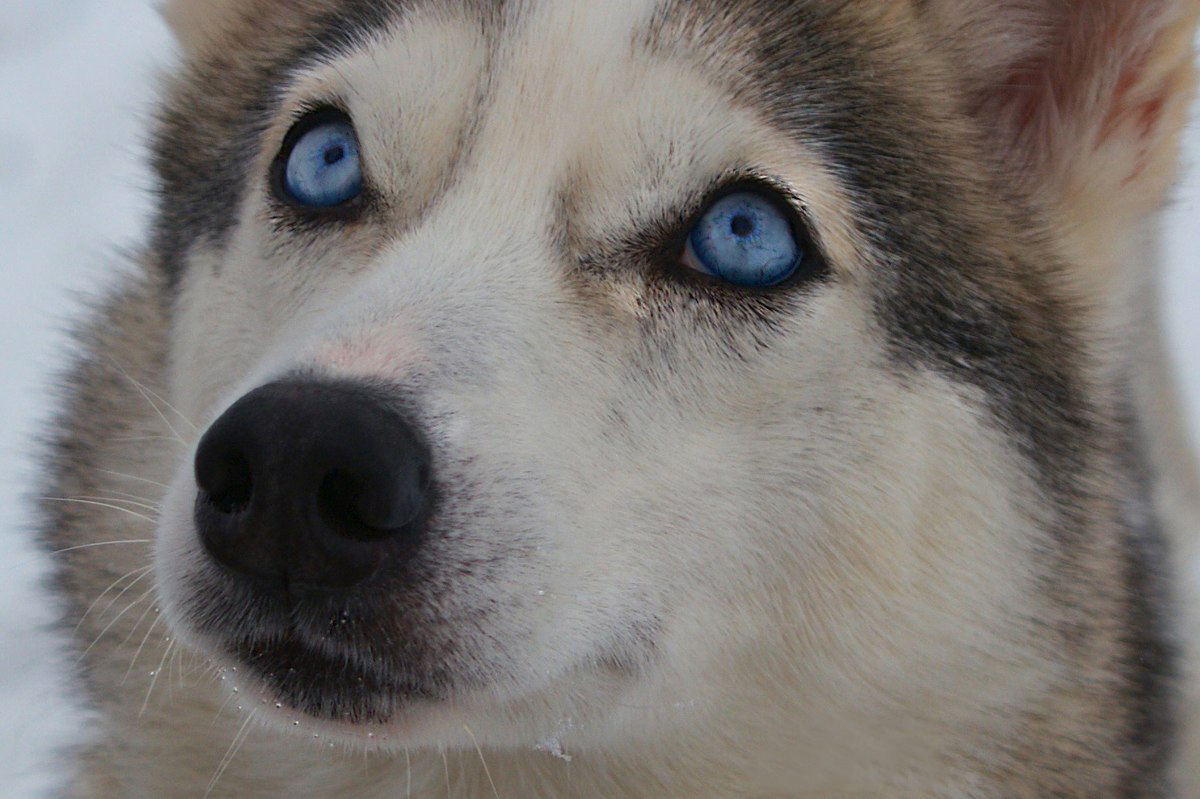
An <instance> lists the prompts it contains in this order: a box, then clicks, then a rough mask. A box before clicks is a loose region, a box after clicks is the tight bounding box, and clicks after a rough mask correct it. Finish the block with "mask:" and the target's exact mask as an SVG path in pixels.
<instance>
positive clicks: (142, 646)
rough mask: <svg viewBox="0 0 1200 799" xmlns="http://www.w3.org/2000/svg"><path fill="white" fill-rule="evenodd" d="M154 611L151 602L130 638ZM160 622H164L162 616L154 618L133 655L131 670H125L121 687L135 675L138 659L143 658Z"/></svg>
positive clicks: (130, 662)
mask: <svg viewBox="0 0 1200 799" xmlns="http://www.w3.org/2000/svg"><path fill="white" fill-rule="evenodd" d="M153 609H154V603H153V602H151V603H150V604H149V605H147V606H146V609H145V610H144V611H142V617H141V618H140V619H138V621H137V624H135V625H133V630H132V631H130V633H129V638H132V637H133V633H134V632H135V631H136V630H137V628H138V626H139V625H140V624H141V623H142V621H143V620H144V619H145V618H146V614H147V613H149V612H150V611H151V610H153ZM160 621H162V616H156V617H155V618H154V621H152V622H151V623H150V627H149V628H148V629H147V630H146V634H145V635H143V636H142V642H141V643H140V644H138V648H137V651H136V652H134V653H133V660H130V661H129V668H127V669H126V670H125V676H124V677H122V678H121V685H124V684H125V682H126V681H127V680H128V679H129V675H130V674H133V670H134V668H135V667H136V666H137V662H138V658H140V657H141V656H142V650H143V649H145V648H146V642H147V641H149V640H150V636H151V635H153V634H154V628H155V627H157V626H158V623H159V622H160ZM129 638H126V639H125V641H122V643H126V642H128V641H129Z"/></svg>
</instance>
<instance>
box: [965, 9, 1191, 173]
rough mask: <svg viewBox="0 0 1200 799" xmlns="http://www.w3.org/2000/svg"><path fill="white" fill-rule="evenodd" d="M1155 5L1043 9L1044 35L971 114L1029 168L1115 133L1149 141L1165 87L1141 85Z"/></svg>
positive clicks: (1152, 40)
mask: <svg viewBox="0 0 1200 799" xmlns="http://www.w3.org/2000/svg"><path fill="white" fill-rule="evenodd" d="M1162 5H1163V4H1162V3H1159V2H1145V1H1143V0H1122V1H1121V2H1105V1H1104V0H1100V1H1099V2H1096V1H1095V0H1092V1H1090V2H1071V3H1067V4H1064V6H1065V7H1060V8H1059V9H1057V10H1055V11H1051V12H1047V19H1046V20H1045V22H1046V25H1045V27H1044V28H1043V32H1044V33H1045V34H1046V35H1045V37H1044V38H1043V39H1042V41H1041V42H1039V43H1037V44H1036V45H1035V46H1034V47H1033V48H1032V51H1027V54H1026V56H1025V57H1024V58H1022V59H1021V60H1020V61H1017V62H1015V63H1013V64H1012V65H1011V66H1010V67H1009V68H1008V69H1007V70H1006V72H1005V75H1004V76H1003V77H1002V78H1001V79H1000V80H999V81H998V82H995V83H990V85H989V86H988V87H986V88H985V89H984V91H983V92H981V93H980V94H979V96H978V99H977V102H976V105H975V113H976V115H978V116H979V117H980V118H983V119H988V120H990V121H991V122H992V124H997V125H999V127H1000V128H1001V130H1003V131H1005V134H1006V135H1007V136H1008V137H1009V139H1010V141H1011V143H1012V144H1013V145H1014V147H1015V149H1016V150H1017V152H1018V154H1019V155H1020V157H1021V159H1022V160H1023V161H1024V162H1025V163H1027V164H1028V165H1030V166H1034V167H1037V166H1042V165H1045V164H1047V163H1048V162H1050V161H1053V160H1054V159H1055V158H1056V155H1058V154H1059V153H1058V151H1062V150H1064V149H1078V148H1080V147H1089V146H1090V147H1092V148H1096V147H1099V146H1101V145H1102V144H1105V143H1106V142H1108V141H1110V140H1111V139H1112V137H1113V136H1115V135H1133V136H1136V137H1138V138H1139V139H1141V140H1142V141H1143V142H1144V141H1146V140H1149V139H1150V138H1151V137H1152V136H1153V134H1154V133H1155V131H1156V129H1157V126H1158V123H1159V121H1160V120H1161V118H1162V115H1163V111H1164V107H1165V105H1166V101H1167V97H1166V94H1165V92H1166V91H1167V86H1166V85H1165V84H1160V85H1157V86H1146V85H1144V78H1145V76H1146V73H1147V64H1148V61H1149V59H1150V58H1151V56H1152V54H1153V52H1154V47H1155V45H1156V44H1157V43H1158V42H1157V40H1158V39H1159V38H1160V36H1161V30H1160V29H1159V27H1158V26H1157V25H1156V24H1155V21H1156V19H1157V17H1158V16H1161V11H1162V8H1161V6H1162ZM1148 9H1150V10H1148ZM1152 11H1157V12H1158V14H1155V13H1151V12H1152ZM1131 119H1132V120H1133V121H1134V122H1135V123H1136V124H1134V125H1130V124H1128V123H1129V122H1130V120H1131ZM1139 169H1140V167H1139Z"/></svg>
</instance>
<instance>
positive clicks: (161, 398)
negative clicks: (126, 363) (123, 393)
mask: <svg viewBox="0 0 1200 799" xmlns="http://www.w3.org/2000/svg"><path fill="white" fill-rule="evenodd" d="M125 376H126V377H128V378H129V379H130V380H131V381H132V382H133V384H134V385H135V386H137V387H138V389H139V390H140V391H144V392H146V393H147V394H149V395H150V396H151V397H153V398H154V399H156V400H158V401H159V402H161V403H162V404H163V405H164V406H166V409H167V410H169V411H170V412H171V413H173V414H175V415H176V416H178V417H179V418H180V419H181V420H182V421H183V423H184V424H186V425H187V426H188V427H190V428H192V430H193V431H194V432H197V433H199V432H200V428H199V427H198V426H197V425H196V423H195V422H193V421H192V420H191V419H189V418H188V417H187V415H186V414H185V413H184V412H183V411H181V410H179V409H178V408H176V407H175V406H174V405H172V404H171V403H170V402H169V401H168V400H167V398H166V397H164V396H163V395H162V394H159V393H158V392H157V391H155V390H154V389H152V388H150V387H149V386H147V385H146V384H144V383H140V382H138V381H137V380H134V379H133V377H131V376H130V375H129V373H128V372H126V373H125Z"/></svg>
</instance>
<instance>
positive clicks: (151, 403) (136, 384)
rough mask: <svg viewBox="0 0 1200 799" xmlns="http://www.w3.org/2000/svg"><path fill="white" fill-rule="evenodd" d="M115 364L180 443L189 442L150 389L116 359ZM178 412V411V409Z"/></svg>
mask: <svg viewBox="0 0 1200 799" xmlns="http://www.w3.org/2000/svg"><path fill="white" fill-rule="evenodd" d="M113 365H114V366H116V367H117V370H118V371H119V372H120V373H121V374H122V375H124V377H125V379H126V380H128V381H129V382H130V383H132V384H133V387H134V388H136V389H137V390H138V393H139V394H141V395H142V399H144V400H146V403H147V404H148V405H149V406H150V407H151V408H153V409H154V412H155V413H156V414H158V418H159V419H162V423H163V424H165V425H166V426H167V429H168V430H170V431H171V433H172V434H174V436H175V438H176V439H178V441H179V443H181V444H186V443H187V442H186V441H184V438H183V436H181V435H179V431H178V430H176V429H175V425H173V424H171V422H170V420H169V419H167V417H166V415H165V414H164V413H163V412H162V410H161V409H160V408H159V407H158V405H157V404H155V402H154V400H152V399H150V394H149V393H147V392H148V391H149V389H147V388H146V387H145V386H143V385H142V384H141V383H139V382H138V381H136V380H134V379H133V376H132V375H130V374H129V372H126V371H125V369H124V367H122V366H121V364H119V363H117V362H116V361H113ZM159 399H162V398H161V397H160V398H159ZM164 404H166V405H168V406H169V403H166V402H165V401H164ZM176 413H178V411H176ZM188 424H191V422H188Z"/></svg>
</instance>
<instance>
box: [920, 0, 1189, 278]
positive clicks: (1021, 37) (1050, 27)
mask: <svg viewBox="0 0 1200 799" xmlns="http://www.w3.org/2000/svg"><path fill="white" fill-rule="evenodd" d="M916 3H917V8H918V9H919V10H920V12H921V13H922V14H923V15H925V16H926V18H927V21H928V23H929V25H930V29H931V30H932V31H933V32H934V35H935V36H936V37H937V39H938V41H939V43H940V45H941V46H942V47H943V48H945V50H946V51H947V52H949V54H950V58H951V62H952V64H953V67H954V69H955V71H956V72H957V73H958V74H959V75H960V76H962V78H963V80H964V102H965V103H966V104H967V110H968V112H969V113H970V114H971V115H973V116H974V117H975V118H976V119H977V120H978V121H979V122H980V124H981V126H982V128H983V131H984V134H985V135H986V136H987V137H988V138H989V140H990V143H991V144H992V146H993V147H994V151H996V152H1001V153H1004V154H1005V158H1006V161H1007V164H1008V165H1009V168H1010V170H1011V172H1012V174H1013V175H1014V176H1015V177H1016V178H1017V179H1018V181H1019V182H1020V183H1022V184H1023V185H1024V186H1025V187H1026V188H1028V189H1030V190H1032V191H1033V192H1034V193H1035V194H1036V195H1038V196H1039V197H1040V198H1041V199H1042V200H1043V201H1045V202H1046V203H1047V205H1049V206H1050V207H1053V208H1057V209H1059V210H1060V211H1061V213H1062V220H1061V221H1062V223H1063V225H1064V226H1065V228H1066V229H1067V230H1068V231H1070V232H1073V233H1074V234H1075V235H1074V238H1075V240H1076V241H1077V242H1080V246H1081V247H1082V248H1083V249H1084V250H1093V249H1094V250H1095V252H1080V253H1079V254H1081V255H1085V256H1089V260H1093V259H1091V258H1090V256H1092V255H1095V254H1097V253H1100V252H1104V251H1106V250H1107V251H1109V252H1111V250H1112V247H1114V246H1117V245H1118V244H1119V242H1120V240H1121V238H1122V237H1124V238H1128V237H1129V234H1130V233H1131V231H1132V230H1133V228H1134V226H1136V225H1137V223H1138V222H1140V221H1141V220H1143V219H1144V218H1145V217H1146V216H1147V215H1148V214H1150V213H1152V212H1153V211H1155V210H1157V209H1158V208H1159V207H1160V205H1161V204H1162V202H1163V200H1164V197H1165V195H1166V190H1167V188H1168V187H1169V185H1170V182H1171V180H1172V179H1173V177H1174V175H1175V172H1176V162H1177V155H1178V138H1179V134H1180V132H1181V130H1182V129H1183V127H1184V124H1185V122H1186V120H1187V113H1188V108H1189V105H1190V101H1191V96H1192V85H1193V80H1194V77H1193V73H1194V63H1193V46H1192V40H1193V35H1194V32H1195V27H1196V22H1197V18H1198V17H1200V0H916ZM1111 257H1112V256H1111V255H1110V256H1109V258H1110V259H1111Z"/></svg>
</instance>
